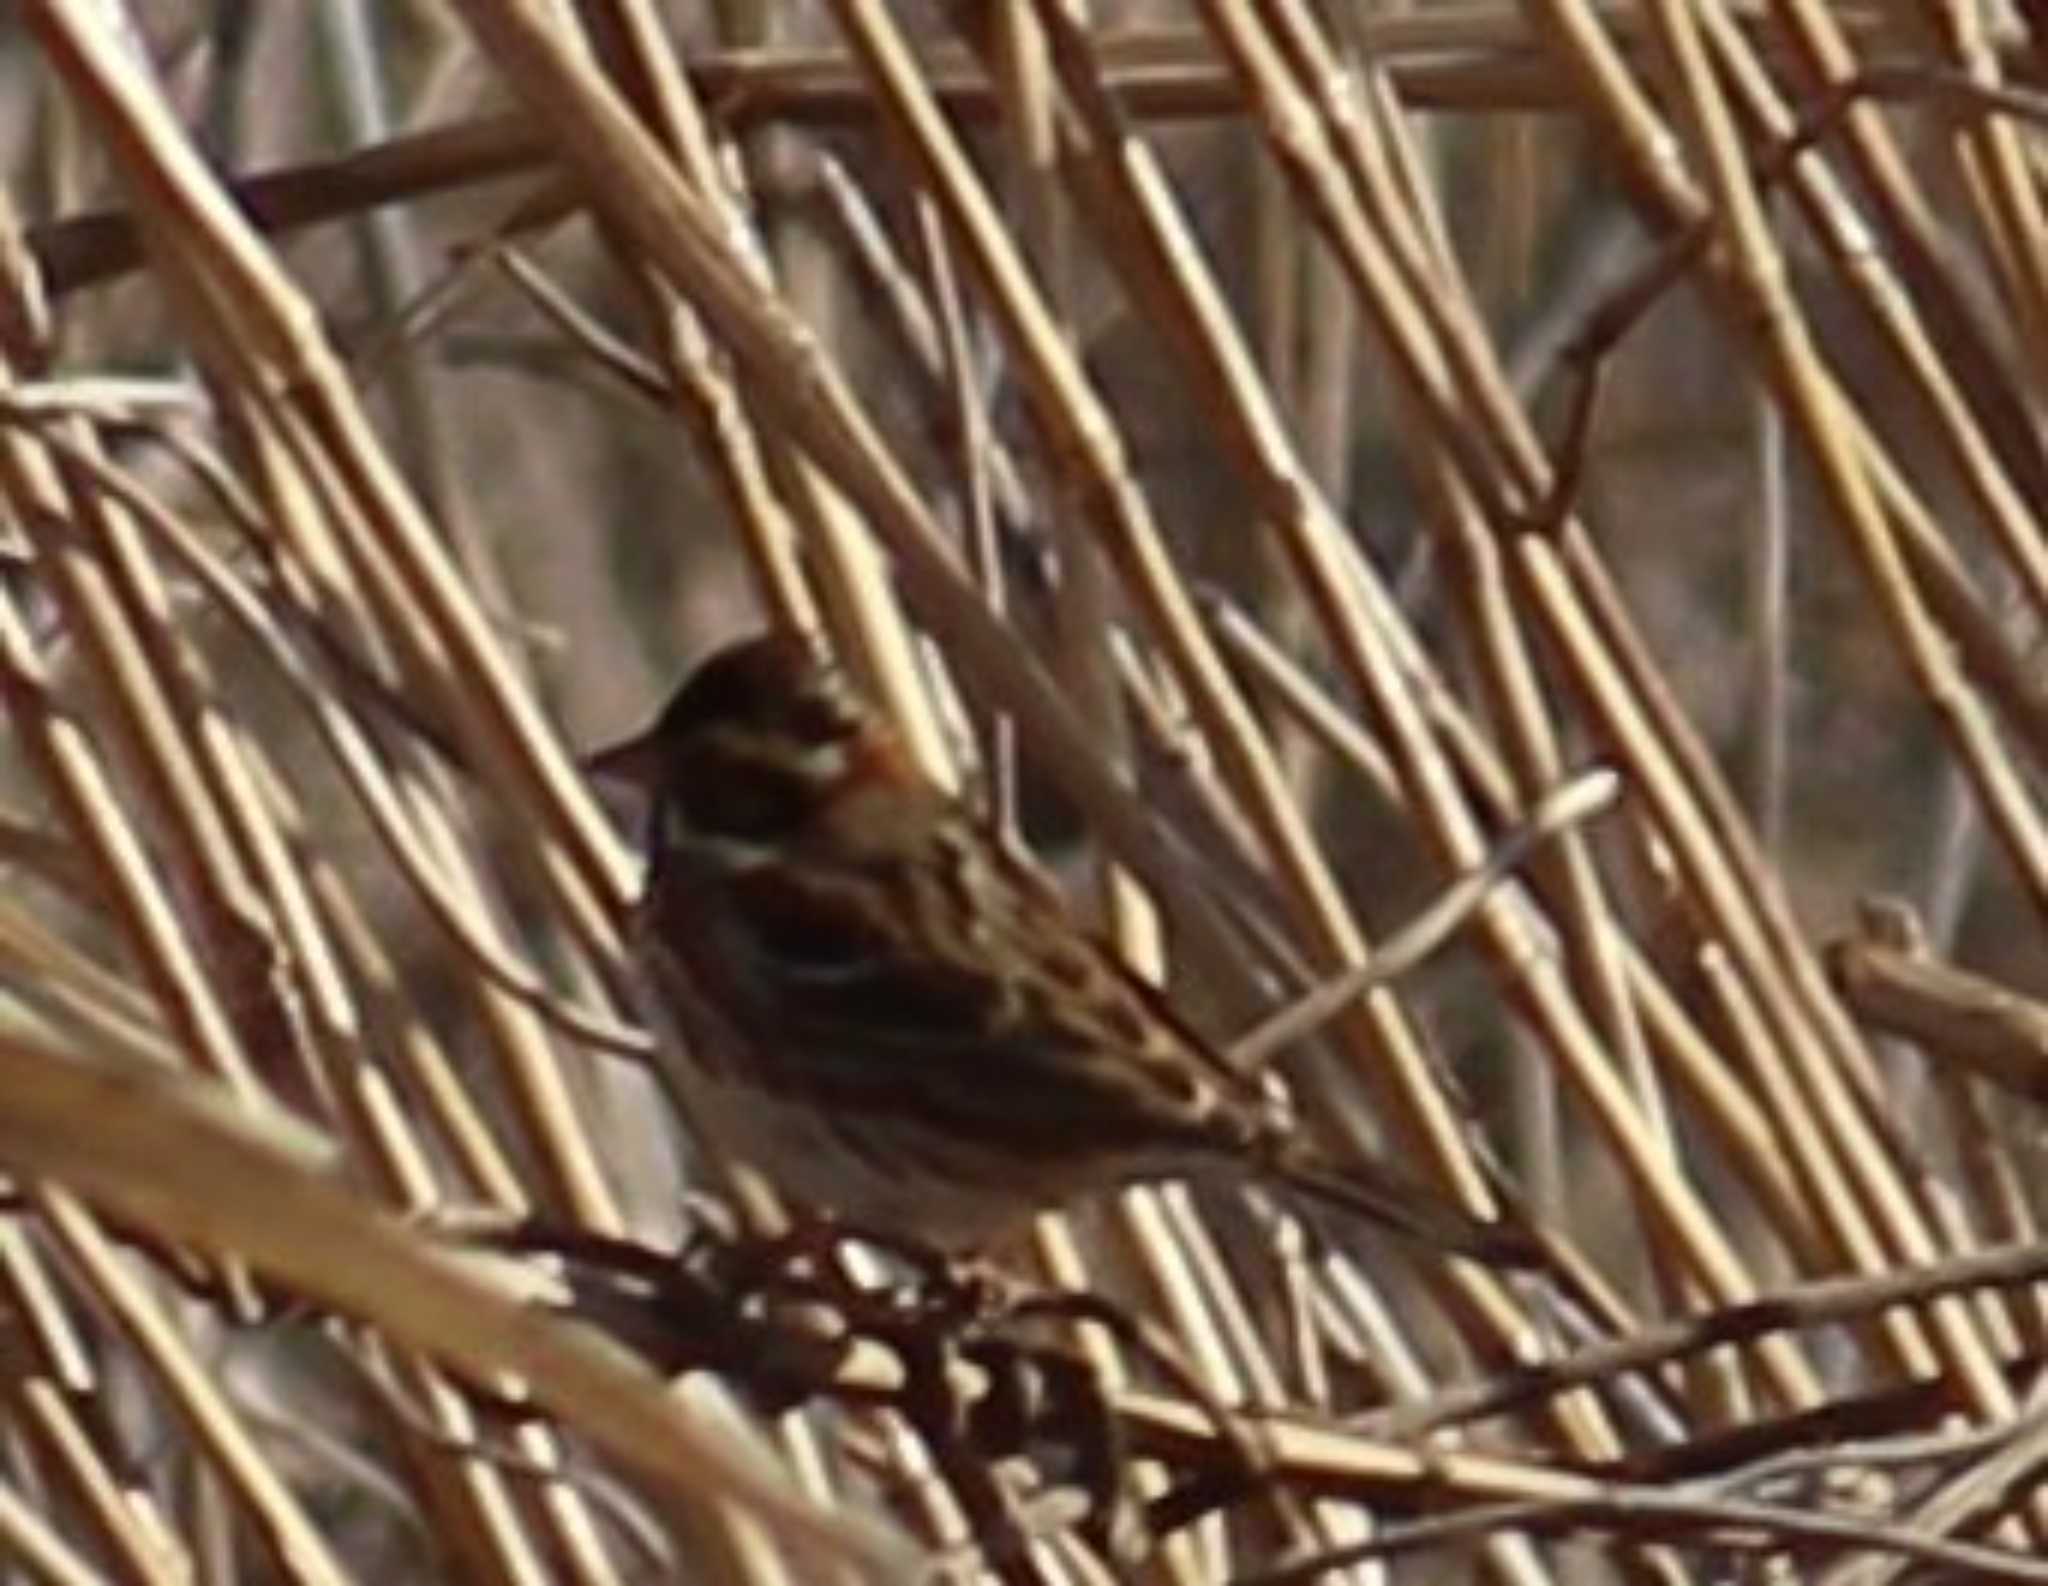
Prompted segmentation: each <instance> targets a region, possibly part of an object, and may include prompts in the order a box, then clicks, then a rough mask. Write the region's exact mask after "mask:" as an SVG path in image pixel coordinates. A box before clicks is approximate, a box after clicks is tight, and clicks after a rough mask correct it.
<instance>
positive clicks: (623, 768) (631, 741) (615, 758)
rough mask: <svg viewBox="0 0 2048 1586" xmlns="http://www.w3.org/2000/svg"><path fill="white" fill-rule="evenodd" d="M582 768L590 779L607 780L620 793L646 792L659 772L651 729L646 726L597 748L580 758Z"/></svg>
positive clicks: (659, 760)
mask: <svg viewBox="0 0 2048 1586" xmlns="http://www.w3.org/2000/svg"><path fill="white" fill-rule="evenodd" d="M582 765H583V770H584V772H585V774H587V775H588V776H589V777H590V778H591V779H592V780H593V781H596V782H600V783H608V784H610V786H611V788H613V789H616V790H618V791H620V792H625V791H629V790H630V791H633V792H638V793H646V792H648V791H649V790H651V789H652V788H653V786H654V782H655V778H656V777H657V776H658V775H659V774H660V771H661V756H660V755H659V754H658V753H657V752H656V748H655V741H654V729H653V728H651V727H650V728H648V729H647V730H646V731H645V732H642V733H638V734H636V735H635V736H633V737H631V738H628V739H626V740H625V742H623V743H615V744H613V745H612V746H611V747H610V748H609V749H600V750H598V751H597V753H595V754H588V755H585V756H584V757H583V760H582Z"/></svg>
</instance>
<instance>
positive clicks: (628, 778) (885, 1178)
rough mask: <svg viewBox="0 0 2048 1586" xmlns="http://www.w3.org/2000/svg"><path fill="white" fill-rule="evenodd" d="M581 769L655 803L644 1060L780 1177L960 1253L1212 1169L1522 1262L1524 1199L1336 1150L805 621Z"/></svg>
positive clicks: (673, 702)
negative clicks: (961, 785)
mask: <svg viewBox="0 0 2048 1586" xmlns="http://www.w3.org/2000/svg"><path fill="white" fill-rule="evenodd" d="M592 769H593V771H594V772H595V773H596V774H598V775H599V776H601V777H606V778H608V779H610V780H612V781H614V782H625V783H630V784H633V785H635V786H636V787H637V789H638V790H639V792H640V793H641V794H642V795H644V798H645V802H646V807H647V815H646V842H647V856H646V870H645V879H644V881H643V884H642V890H641V895H640V897H639V900H638V902H637V904H636V905H635V907H634V910H633V921H632V931H631V936H632V942H633V952H634V954H635V957H636V960H637V962H638V964H639V965H640V967H641V969H642V971H643V974H644V978H645V982H646V986H647V993H648V999H649V1000H650V1001H651V1003H652V1004H653V1009H652V1012H653V1013H654V1015H655V1017H654V1019H653V1020H652V1022H653V1023H655V1024H656V1025H657V1027H658V1034H659V1035H660V1037H661V1038H660V1039H659V1040H657V1042H656V1050H657V1052H658V1054H659V1056H658V1059H657V1061H658V1066H659V1069H660V1072H661V1074H662V1077H663V1078H664V1079H665V1080H666V1081H667V1082H668V1083H669V1084H670V1086H671V1087H672V1089H673V1092H674V1093H675V1095H676V1097H677V1099H678V1101H679V1104H680V1106H681V1108H682V1110H683V1112H684V1113H685V1115H686V1117H687V1118H688V1120H689V1121H690V1123H691V1124H692V1126H693V1129H694V1130H695V1131H696V1132H698V1133H699V1134H700V1135H702V1136H705V1137H708V1138H709V1140H710V1141H711V1142H712V1143H713V1145H714V1148H715V1149H717V1150H719V1151H722V1152H724V1153H726V1154H728V1155H730V1156H732V1157H735V1158H737V1159H739V1160H741V1161H743V1162H746V1163H748V1164H749V1165H751V1166H752V1167H754V1168H755V1169H756V1170H758V1171H759V1172H761V1173H762V1174H763V1175H765V1177H766V1178H767V1179H768V1181H769V1182H770V1183H772V1184H774V1185H775V1186H776V1187H777V1188H778V1189H779V1190H780V1191H782V1192H783V1193H784V1194H785V1195H786V1196H789V1197H791V1198H793V1199H794V1200H796V1201H797V1202H800V1203H802V1204H804V1205H805V1206H808V1207H810V1208H812V1209H814V1210H815V1211H817V1212H819V1213H821V1214H824V1215H825V1216H827V1217H835V1218H838V1219H843V1220H844V1222H845V1223H846V1224H847V1225H848V1226H849V1227H852V1228H857V1229H863V1230H880V1231H884V1232H887V1233H889V1234H891V1235H893V1236H897V1237H901V1238H904V1239H907V1240H910V1241H913V1242H914V1243H915V1244H916V1245H917V1246H918V1247H920V1248H924V1249H937V1250H941V1251H977V1250H981V1249H983V1248H986V1247H987V1246H989V1245H990V1244H991V1243H992V1242H995V1241H997V1240H1000V1239H1001V1238H1003V1237H1005V1236H1007V1235H1008V1234H1009V1233H1011V1232H1013V1231H1014V1230H1015V1229H1017V1228H1018V1227H1020V1226H1022V1225H1024V1224H1026V1223H1028V1221H1029V1219H1030V1218H1031V1216H1032V1215H1033V1214H1035V1213H1037V1212H1040V1211H1045V1210H1052V1209H1058V1208H1063V1207H1066V1206H1068V1205H1069V1204H1071V1203H1074V1202H1077V1201H1080V1200H1083V1199H1085V1198H1087V1197H1089V1196H1091V1195H1094V1194H1098V1193H1102V1192H1106V1191H1108V1190H1110V1189H1112V1188H1115V1187H1118V1186H1121V1185H1125V1184H1130V1183H1138V1182H1146V1181H1152V1180H1158V1179H1164V1178H1181V1177H1185V1178H1195V1179H1208V1180H1218V1179H1223V1180H1233V1181H1238V1182H1251V1183H1257V1184H1261V1185H1264V1186H1267V1187H1277V1188H1278V1189H1279V1190H1281V1191H1282V1192H1283V1193H1284V1194H1285V1195H1286V1196H1287V1197H1289V1198H1292V1199H1298V1200H1299V1201H1302V1202H1306V1203H1310V1204H1312V1205H1314V1206H1316V1207H1319V1208H1324V1209H1327V1210H1331V1211H1335V1212H1337V1213H1339V1214H1340V1215H1346V1216H1350V1217H1355V1218H1358V1219H1362V1220H1363V1221H1365V1222H1367V1223H1371V1224H1375V1225H1378V1226H1379V1227H1381V1228H1384V1229H1387V1230H1390V1231H1392V1232H1394V1233H1395V1234H1397V1235H1401V1236H1405V1237H1406V1238H1407V1239H1409V1240H1411V1241H1414V1242H1416V1243H1418V1244H1419V1245H1421V1246H1424V1247H1428V1248H1430V1249H1433V1250H1436V1251H1440V1252H1445V1253H1449V1254H1455V1255H1459V1256H1463V1257H1468V1258H1472V1259H1475V1260H1479V1261H1482V1262H1487V1263H1490V1264H1495V1265H1507V1266H1527V1265H1532V1264H1535V1261H1536V1257H1535V1255H1534V1251H1533V1245H1532V1241H1531V1236H1530V1235H1529V1234H1528V1233H1527V1232H1526V1231H1525V1230H1523V1229H1521V1228H1519V1227H1517V1226H1515V1225H1513V1224H1512V1223H1510V1222H1506V1221H1499V1220H1492V1219H1485V1218H1479V1217H1476V1216H1473V1215H1471V1214H1469V1213H1467V1212H1465V1211H1463V1210H1461V1209H1459V1208H1457V1207H1456V1206H1454V1205H1452V1204H1451V1203H1450V1202H1449V1201H1448V1199H1447V1198H1445V1197H1443V1196H1441V1195H1439V1194H1437V1193H1435V1192H1434V1191H1431V1190H1428V1189H1426V1188H1424V1187H1422V1186H1421V1185H1419V1184H1416V1183H1411V1182H1409V1181H1408V1180H1407V1179H1405V1178H1404V1177H1403V1176H1401V1175H1399V1174H1396V1173H1394V1172H1392V1171H1390V1170H1388V1169H1386V1168H1383V1167H1380V1166H1377V1165H1374V1164H1371V1163H1367V1162H1353V1161H1346V1162H1345V1163H1343V1164H1341V1165H1340V1164H1338V1163H1336V1162H1334V1161H1333V1160H1331V1159H1330V1158H1329V1156H1328V1155H1326V1154H1325V1153H1324V1152H1323V1151H1322V1150H1321V1149H1319V1148H1318V1147H1317V1146H1316V1145H1315V1144H1314V1143H1313V1142H1312V1141H1311V1139H1310V1138H1309V1137H1308V1136H1307V1135H1306V1134H1305V1133H1304V1132H1303V1131H1301V1130H1300V1129H1299V1128H1298V1127H1295V1126H1294V1125H1293V1124H1291V1123H1290V1122H1289V1121H1288V1120H1287V1119H1286V1118H1285V1117H1284V1115H1282V1114H1280V1113H1279V1112H1278V1111H1277V1110H1276V1109H1275V1107H1274V1106H1273V1104H1272V1103H1271V1101H1270V1100H1269V1098H1268V1096H1267V1093H1266V1092H1265V1091H1264V1089H1263V1088H1262V1087H1260V1086H1258V1085H1257V1084H1255V1083H1254V1082H1253V1081H1251V1080H1249V1079H1247V1078H1245V1077H1243V1076H1241V1075H1239V1074H1238V1073H1236V1072H1235V1071H1234V1070H1233V1069H1231V1067H1230V1066H1229V1065H1228V1063H1227V1062H1226V1061H1225V1060H1224V1059H1223V1058H1222V1057H1221V1056H1220V1054H1219V1053H1218V1051H1217V1049H1216V1048H1215V1047H1213V1046H1212V1045H1210V1044H1209V1043H1208V1042H1207V1041H1206V1040H1205V1039H1204V1038H1203V1037H1202V1036H1201V1035H1199V1034H1198V1033H1197V1032H1196V1031H1195V1029H1194V1028H1193V1027H1192V1025H1191V1024H1190V1023H1189V1022H1188V1021H1186V1020H1184V1019H1183V1018H1181V1017H1180V1016H1179V1014H1178V1013H1177V1012H1176V1010H1175V1009H1174V1007H1173V1005H1172V1003H1171V1002H1170V1001H1169V999H1168V998H1167V996H1166V995H1165V994H1164V993H1163V992H1162V991H1161V990H1160V989H1159V988H1157V987H1155V986H1154V985H1152V984H1151V983H1150V982H1148V981H1146V980H1144V979H1142V978H1141V977H1139V976H1138V975H1137V974H1135V973H1134V972H1132V971H1131V970H1130V969H1129V968H1128V967H1127V966H1126V965H1125V964H1124V963H1123V961H1122V960H1121V958H1120V957H1119V956H1118V954H1117V953H1116V952H1115V951H1114V949H1113V948H1112V947H1111V946H1110V945H1109V944H1108V943H1107V942H1106V941H1104V940H1102V939H1101V938H1099V937H1097V936H1096V935H1094V934H1092V933H1091V932H1090V931H1088V930H1087V929H1085V928H1084V927H1083V926H1082V924H1081V923H1080V922H1079V921H1078V920H1077V919H1076V918H1075V916H1074V915H1073V914H1072V913H1071V912H1070V911H1069V909H1068V907H1067V905H1066V903H1065V901H1064V899H1063V897H1062V896H1061V894H1060V893H1059V892H1058V891H1057V889H1056V888H1055V887H1054V886H1053V885H1052V883H1051V882H1050V881H1049V880H1048V879H1047V878H1045V877H1044V876H1043V875H1042V874H1041V873H1040V872H1039V871H1037V870H1036V869H1035V868H1034V867H1033V866H1031V865H1030V864H1029V863H1028V862H1027V861H1025V860H1024V859H1022V858H1020V857H1019V856H1017V855H1016V854H1014V853H1013V852H1012V851H1011V850H1010V849H1009V848H1008V847H1007V846H1006V845H1005V844H1004V843H1003V842H1002V841H1001V840H1000V839H999V838H998V836H997V834H996V833H995V832H994V831H993V830H992V829H991V827H990V826H989V825H988V824H987V823H986V822H985V821H984V820H983V819H982V818H980V817H979V816H978V815H977V813H976V812H975V811H974V809H973V808H972V807H971V806H970V805H969V804H968V803H967V802H966V801H964V800H963V799H961V798H960V797H958V796H957V795H955V794H953V793H951V792H949V791H947V790H946V789H944V788H942V787H941V786H940V785H939V784H938V783H937V782H935V781H934V780H933V779H932V778H931V777H930V776H928V775H927V774H926V773H925V772H924V771H923V770H922V769H921V768H920V767H919V766H918V765H917V763H916V762H915V760H914V759H913V757H912V755H911V753H910V751H909V748H908V746H907V744H906V743H905V741H904V739H903V738H902V737H901V736H900V734H899V733H898V732H897V731H896V729H895V728H894V726H893V724H892V723H891V722H890V721H889V720H888V719H887V718H886V717H885V716H884V715H883V714H882V713H881V712H880V711H878V710H877V709H876V708H875V707H874V706H873V704H872V703H871V702H870V701H869V700H867V699H866V698H865V697H864V696H863V695H862V694H861V692H860V691H859V690H858V689H857V688H856V686H855V685H854V683H853V682H852V680H851V679H850V678H849V677H848V675H847V673H846V672H845V670H844V669H843V668H842V667H840V666H839V665H837V664H836V663H835V662H834V661H833V660H831V659H830V658H829V657H828V656H827V655H826V654H825V653H824V652H823V651H822V650H821V649H820V648H819V647H818V646H817V645H816V644H815V643H814V642H813V641H812V640H811V639H809V638H808V637H807V636H805V635H803V634H800V633H797V632H793V631H788V630H773V631H770V632H766V633H761V634H756V635H754V636H751V637H748V638H743V639H740V640H738V641H736V642H733V643H730V644H727V645H725V646H724V647H722V648H720V649H718V650H717V651H716V652H715V653H713V654H712V655H711V656H710V658H709V659H707V660H704V661H703V662H701V663H700V664H699V665H698V666H697V667H696V668H695V669H694V670H692V671H691V673H690V674H689V675H688V676H687V677H686V678H685V679H684V681H683V683H682V684H681V686H680V687H679V688H678V689H677V690H676V692H675V694H674V695H673V697H672V698H671V699H670V700H669V702H668V703H667V705H666V706H665V707H664V708H663V709H662V710H661V712H660V714H659V715H658V716H657V718H656V719H655V720H654V722H653V724H652V726H651V727H650V728H649V729H648V730H647V731H645V732H644V733H643V734H641V735H640V736H638V737H636V738H634V739H632V740H630V741H628V742H626V743H624V744H621V745H619V746H617V747H616V748H614V749H611V750H608V751H606V752H605V753H604V754H602V755H600V756H598V757H597V758H596V759H595V760H594V761H593V762H592Z"/></svg>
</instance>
